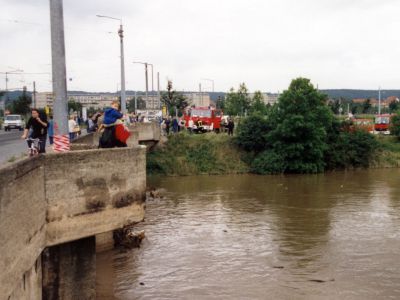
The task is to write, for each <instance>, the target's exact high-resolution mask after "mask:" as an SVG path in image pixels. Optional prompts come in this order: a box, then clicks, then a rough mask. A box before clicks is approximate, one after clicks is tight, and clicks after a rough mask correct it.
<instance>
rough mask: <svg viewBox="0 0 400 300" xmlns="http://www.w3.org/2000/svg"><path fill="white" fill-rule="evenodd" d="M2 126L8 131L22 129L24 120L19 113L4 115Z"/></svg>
mask: <svg viewBox="0 0 400 300" xmlns="http://www.w3.org/2000/svg"><path fill="white" fill-rule="evenodd" d="M3 127H4V130H5V131H10V130H11V129H18V130H19V131H22V130H24V128H25V122H24V119H23V118H22V116H21V115H6V116H5V117H4V124H3Z"/></svg>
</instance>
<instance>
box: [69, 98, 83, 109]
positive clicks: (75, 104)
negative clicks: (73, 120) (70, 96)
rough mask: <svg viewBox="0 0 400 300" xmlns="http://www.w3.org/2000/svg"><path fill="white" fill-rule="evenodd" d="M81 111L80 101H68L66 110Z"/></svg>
mask: <svg viewBox="0 0 400 300" xmlns="http://www.w3.org/2000/svg"><path fill="white" fill-rule="evenodd" d="M71 110H72V111H76V112H78V111H82V104H81V103H80V102H76V101H75V100H70V101H68V111H71Z"/></svg>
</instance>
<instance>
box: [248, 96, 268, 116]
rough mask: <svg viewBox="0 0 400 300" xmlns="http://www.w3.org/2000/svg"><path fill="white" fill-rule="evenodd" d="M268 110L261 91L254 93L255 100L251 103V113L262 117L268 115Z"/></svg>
mask: <svg viewBox="0 0 400 300" xmlns="http://www.w3.org/2000/svg"><path fill="white" fill-rule="evenodd" d="M267 112H268V108H267V106H266V105H265V103H264V96H263V94H262V93H261V92H260V91H256V92H255V93H254V96H253V99H252V101H251V106H250V113H251V114H254V113H259V114H261V115H266V114H267Z"/></svg>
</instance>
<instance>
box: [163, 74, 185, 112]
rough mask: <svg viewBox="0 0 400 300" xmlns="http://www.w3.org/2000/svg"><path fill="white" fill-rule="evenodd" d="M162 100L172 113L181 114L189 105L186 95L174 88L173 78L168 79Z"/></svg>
mask: <svg viewBox="0 0 400 300" xmlns="http://www.w3.org/2000/svg"><path fill="white" fill-rule="evenodd" d="M161 102H162V103H163V104H164V105H165V106H166V107H167V109H168V114H170V115H174V114H175V115H181V114H183V110H184V109H185V108H186V107H188V106H189V103H188V101H187V98H186V96H184V95H183V94H182V93H179V92H177V91H176V90H174V89H173V87H172V81H171V80H168V85H167V91H166V92H164V93H162V95H161Z"/></svg>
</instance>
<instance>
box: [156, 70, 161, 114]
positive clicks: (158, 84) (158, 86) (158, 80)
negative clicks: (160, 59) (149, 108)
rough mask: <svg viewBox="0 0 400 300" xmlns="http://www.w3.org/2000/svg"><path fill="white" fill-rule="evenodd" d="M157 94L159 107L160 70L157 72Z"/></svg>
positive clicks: (159, 105)
mask: <svg viewBox="0 0 400 300" xmlns="http://www.w3.org/2000/svg"><path fill="white" fill-rule="evenodd" d="M157 95H158V109H160V108H161V94H160V72H157Z"/></svg>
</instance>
